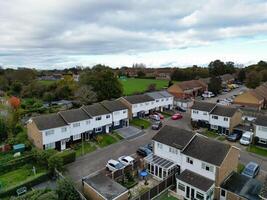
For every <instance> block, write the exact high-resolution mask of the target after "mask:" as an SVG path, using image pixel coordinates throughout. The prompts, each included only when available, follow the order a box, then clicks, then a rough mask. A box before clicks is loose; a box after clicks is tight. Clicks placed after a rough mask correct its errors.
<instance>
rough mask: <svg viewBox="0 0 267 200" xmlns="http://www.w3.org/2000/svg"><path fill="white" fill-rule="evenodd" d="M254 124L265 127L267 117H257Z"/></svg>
mask: <svg viewBox="0 0 267 200" xmlns="http://www.w3.org/2000/svg"><path fill="white" fill-rule="evenodd" d="M255 124H256V125H260V126H266V127H267V116H266V115H259V116H258V117H257V119H256V121H255Z"/></svg>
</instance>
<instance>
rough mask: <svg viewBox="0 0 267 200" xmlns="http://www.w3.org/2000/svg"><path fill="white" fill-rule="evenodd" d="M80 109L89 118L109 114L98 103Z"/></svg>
mask: <svg viewBox="0 0 267 200" xmlns="http://www.w3.org/2000/svg"><path fill="white" fill-rule="evenodd" d="M82 109H83V110H84V111H85V112H86V113H88V114H89V115H90V116H91V117H95V116H99V115H106V114H110V111H108V110H107V109H106V108H105V107H104V106H103V105H101V104H100V103H94V104H92V105H89V106H82Z"/></svg>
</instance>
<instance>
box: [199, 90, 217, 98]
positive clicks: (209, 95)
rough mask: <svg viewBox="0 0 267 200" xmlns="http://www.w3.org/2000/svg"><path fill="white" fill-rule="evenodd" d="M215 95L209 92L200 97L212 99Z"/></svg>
mask: <svg viewBox="0 0 267 200" xmlns="http://www.w3.org/2000/svg"><path fill="white" fill-rule="evenodd" d="M214 96H215V95H214V94H213V93H212V92H210V91H205V92H204V93H203V94H202V97H204V98H211V97H214Z"/></svg>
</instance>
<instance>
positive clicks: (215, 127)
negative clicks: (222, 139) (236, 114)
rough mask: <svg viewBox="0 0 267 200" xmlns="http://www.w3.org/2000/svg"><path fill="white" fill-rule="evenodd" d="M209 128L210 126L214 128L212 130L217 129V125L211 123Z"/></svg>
mask: <svg viewBox="0 0 267 200" xmlns="http://www.w3.org/2000/svg"><path fill="white" fill-rule="evenodd" d="M210 128H211V129H214V130H218V126H217V125H212V124H211V125H210Z"/></svg>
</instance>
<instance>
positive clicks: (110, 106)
mask: <svg viewBox="0 0 267 200" xmlns="http://www.w3.org/2000/svg"><path fill="white" fill-rule="evenodd" d="M101 104H102V105H103V106H104V107H105V108H106V109H107V110H109V111H110V112H114V111H119V110H125V109H127V107H126V106H125V105H124V104H123V103H121V101H119V100H114V101H107V100H105V101H102V102H101Z"/></svg>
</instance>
